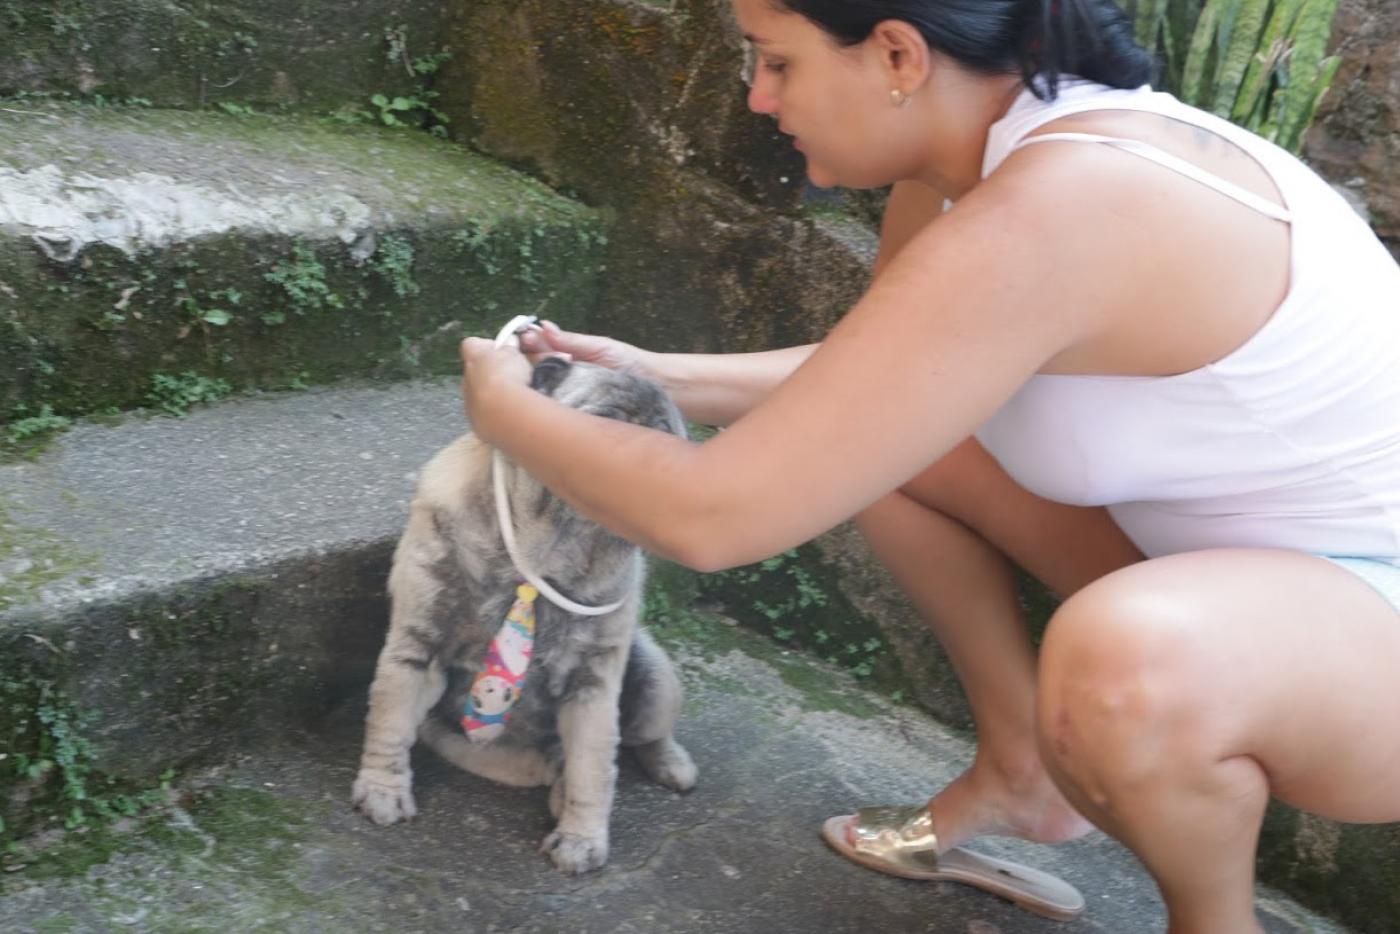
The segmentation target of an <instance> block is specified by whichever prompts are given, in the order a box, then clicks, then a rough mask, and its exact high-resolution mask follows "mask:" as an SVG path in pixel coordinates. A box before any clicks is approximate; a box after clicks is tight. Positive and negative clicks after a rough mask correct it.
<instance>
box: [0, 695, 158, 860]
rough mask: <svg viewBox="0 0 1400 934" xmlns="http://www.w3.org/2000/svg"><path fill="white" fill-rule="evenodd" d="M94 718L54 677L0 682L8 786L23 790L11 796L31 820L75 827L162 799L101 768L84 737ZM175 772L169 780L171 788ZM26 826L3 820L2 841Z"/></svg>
mask: <svg viewBox="0 0 1400 934" xmlns="http://www.w3.org/2000/svg"><path fill="white" fill-rule="evenodd" d="M88 719H89V718H88V717H85V716H83V715H81V714H80V713H79V712H78V711H77V710H76V708H74V706H73V704H72V702H71V701H70V700H69V699H68V698H67V697H66V696H65V695H64V693H63V692H62V691H61V690H60V689H59V688H58V686H57V685H56V684H55V683H54V682H53V681H51V680H48V679H46V678H42V677H36V676H34V675H32V674H30V673H22V674H9V675H5V676H3V677H0V748H4V749H5V750H6V751H7V755H6V756H5V757H4V758H3V759H0V788H14V787H18V788H21V789H23V791H22V792H21V793H20V794H18V795H12V796H10V797H11V799H12V800H23V801H24V810H25V811H27V812H28V815H27V816H28V817H29V818H31V819H33V818H39V819H44V818H57V819H60V820H61V821H62V822H63V826H64V827H65V828H67V829H69V830H75V829H78V828H82V827H86V826H88V825H89V824H90V823H92V822H93V821H111V820H115V819H117V818H120V817H127V816H131V815H134V814H136V813H138V812H139V811H141V810H142V809H143V808H145V807H147V806H149V805H150V804H153V803H155V801H157V800H158V799H159V797H160V792H159V791H158V790H156V789H149V790H132V789H124V788H122V787H121V786H120V785H119V784H118V783H117V782H114V781H113V780H112V779H110V778H108V777H107V776H105V775H103V774H102V773H101V772H99V771H98V770H97V769H96V768H95V766H94V759H95V754H94V749H93V747H92V744H91V742H89V740H88V739H87V737H86V736H85V735H84V733H85V730H86V728H87V727H88V726H89V725H90V724H89V722H88ZM172 774H173V773H170V772H167V773H165V774H164V775H162V776H161V784H162V786H163V787H165V786H168V783H169V780H170V778H171V776H172ZM0 803H3V797H0ZM10 816H11V817H12V818H14V817H15V816H16V815H15V814H13V813H12V814H11V815H10ZM19 816H21V817H23V816H25V815H23V814H21V815H19ZM23 823H24V821H20V822H19V823H18V824H16V823H13V822H12V823H11V825H9V826H7V825H6V824H5V822H4V821H3V820H0V839H4V838H6V837H13V836H15V835H17V834H19V833H21V832H23V831H24V830H25V829H26V828H25V827H24V826H22V824H23Z"/></svg>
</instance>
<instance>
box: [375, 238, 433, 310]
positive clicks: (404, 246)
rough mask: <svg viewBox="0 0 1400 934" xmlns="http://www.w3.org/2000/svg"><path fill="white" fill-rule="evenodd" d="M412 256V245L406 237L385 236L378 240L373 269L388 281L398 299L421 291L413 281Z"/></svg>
mask: <svg viewBox="0 0 1400 934" xmlns="http://www.w3.org/2000/svg"><path fill="white" fill-rule="evenodd" d="M413 255H414V254H413V244H412V243H410V242H409V240H408V238H407V237H403V236H399V235H397V234H387V235H385V236H383V237H380V238H379V248H378V249H377V250H375V253H374V260H373V266H374V269H375V270H376V271H377V272H378V273H379V274H380V275H381V276H383V277H384V278H385V279H387V280H388V281H389V284H390V285H392V286H393V287H394V294H395V295H397V296H399V297H400V298H407V297H408V296H410V295H417V294H418V293H419V292H421V291H422V289H421V288H419V286H418V283H417V282H415V281H414V279H413Z"/></svg>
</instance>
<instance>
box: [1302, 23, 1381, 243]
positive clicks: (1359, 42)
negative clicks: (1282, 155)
mask: <svg viewBox="0 0 1400 934" xmlns="http://www.w3.org/2000/svg"><path fill="white" fill-rule="evenodd" d="M1332 45H1333V52H1334V54H1337V55H1340V56H1341V57H1342V65H1341V68H1340V69H1339V70H1338V72H1337V77H1336V79H1335V80H1334V81H1333V83H1332V89H1331V90H1330V91H1329V92H1328V94H1327V97H1325V98H1324V99H1323V102H1322V106H1321V108H1320V109H1319V113H1318V121H1317V123H1316V124H1315V125H1314V126H1313V129H1312V130H1311V132H1309V133H1308V136H1307V145H1306V148H1305V150H1304V152H1305V154H1306V156H1307V158H1308V161H1309V162H1310V163H1312V164H1313V165H1314V166H1316V167H1317V168H1318V169H1319V170H1320V171H1321V172H1323V173H1325V174H1326V175H1327V176H1328V177H1329V178H1330V179H1331V180H1332V181H1333V182H1336V183H1337V184H1340V185H1342V186H1344V187H1346V188H1348V189H1350V190H1351V191H1353V192H1355V193H1356V194H1357V195H1358V196H1359V198H1360V200H1362V201H1363V202H1365V204H1366V206H1367V208H1368V209H1369V211H1370V215H1371V222H1372V224H1373V225H1374V226H1375V228H1376V232H1377V233H1378V234H1380V236H1381V239H1383V240H1385V241H1386V243H1387V245H1389V247H1390V249H1391V252H1393V253H1395V254H1396V256H1397V257H1400V67H1397V66H1400V7H1397V5H1396V4H1395V2H1394V0H1341V3H1340V5H1339V6H1338V9H1337V20H1336V25H1335V27H1334V29H1333V34H1332Z"/></svg>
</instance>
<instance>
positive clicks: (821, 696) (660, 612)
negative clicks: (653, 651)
mask: <svg viewBox="0 0 1400 934" xmlns="http://www.w3.org/2000/svg"><path fill="white" fill-rule="evenodd" d="M704 587H705V584H704V580H703V578H702V577H701V576H700V575H697V574H694V573H693V572H690V571H687V570H685V569H684V568H680V567H678V566H676V565H673V564H667V563H662V562H655V563H654V565H653V570H652V574H651V578H650V581H649V584H648V588H647V594H646V602H645V606H644V610H643V618H644V619H645V620H646V622H647V624H648V627H649V629H650V630H651V632H652V633H653V634H654V635H655V636H656V637H657V640H658V641H659V642H661V644H662V645H665V646H667V647H668V648H670V649H672V650H673V651H676V652H678V653H680V652H686V653H690V654H695V655H698V656H700V657H702V658H705V659H708V660H714V659H717V658H722V657H724V656H725V655H728V654H729V653H731V652H739V653H742V654H744V655H747V656H749V657H750V658H755V659H758V660H759V661H762V662H764V663H765V664H767V665H768V666H770V667H771V668H772V669H773V670H774V671H775V672H776V673H777V675H778V676H779V677H780V678H781V679H782V681H783V682H784V683H785V684H787V685H788V686H789V687H791V688H793V689H795V690H797V691H798V692H800V693H801V694H802V697H803V703H804V707H805V708H806V709H808V710H837V711H841V712H843V713H847V714H850V715H852V716H856V717H872V716H876V715H878V714H879V713H880V712H881V710H880V708H879V707H878V706H877V705H875V704H873V703H871V702H870V700H869V699H868V698H866V697H865V696H863V693H862V692H860V691H858V690H853V689H851V688H850V687H848V686H847V685H846V684H845V683H844V679H843V678H837V677H833V671H832V670H831V669H827V668H826V667H824V666H822V665H820V664H815V663H814V661H815V660H814V659H813V658H812V657H811V655H810V654H808V653H806V652H802V651H798V650H793V649H788V648H785V647H783V646H781V645H779V644H777V643H775V642H774V641H773V640H771V639H769V638H765V637H764V636H762V635H760V634H758V633H756V632H753V631H751V630H749V629H747V628H745V627H742V626H739V625H736V624H735V622H734V621H733V620H730V619H727V618H726V617H724V616H721V615H719V614H715V613H712V612H706V611H705V610H703V609H697V608H696V607H695V602H696V601H697V600H701V599H703V597H702V596H701V594H702V591H703V590H704ZM733 687H734V689H735V690H736V691H742V692H748V691H750V690H751V688H748V687H746V686H744V685H741V684H739V683H738V682H734V683H733Z"/></svg>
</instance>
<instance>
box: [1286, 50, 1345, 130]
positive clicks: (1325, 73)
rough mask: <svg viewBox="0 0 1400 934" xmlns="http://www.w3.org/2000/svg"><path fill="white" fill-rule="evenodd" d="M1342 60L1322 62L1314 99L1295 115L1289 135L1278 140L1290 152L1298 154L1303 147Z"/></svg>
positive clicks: (1314, 87) (1334, 56) (1328, 59)
mask: <svg viewBox="0 0 1400 934" xmlns="http://www.w3.org/2000/svg"><path fill="white" fill-rule="evenodd" d="M1341 64H1342V60H1341V58H1339V57H1338V56H1336V55H1333V56H1331V57H1329V58H1325V59H1323V60H1322V63H1321V64H1320V65H1319V66H1318V73H1317V80H1316V81H1315V82H1314V84H1313V94H1312V99H1311V100H1310V101H1309V102H1308V105H1307V107H1305V108H1304V109H1303V110H1302V111H1301V112H1299V113H1298V114H1296V115H1295V118H1294V120H1293V121H1292V122H1291V124H1290V125H1289V128H1288V135H1287V136H1285V137H1284V138H1283V139H1280V140H1278V144H1279V145H1280V146H1282V147H1283V148H1285V149H1287V150H1288V151H1289V152H1295V153H1296V152H1297V151H1298V150H1299V149H1301V148H1302V146H1303V134H1305V133H1306V132H1307V130H1308V127H1310V126H1311V125H1312V122H1313V117H1315V116H1316V115H1317V108H1318V106H1319V105H1320V104H1321V103H1322V98H1323V97H1324V96H1325V95H1326V94H1327V90H1328V88H1330V87H1331V86H1332V79H1334V78H1335V77H1337V69H1338V68H1340V67H1341Z"/></svg>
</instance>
